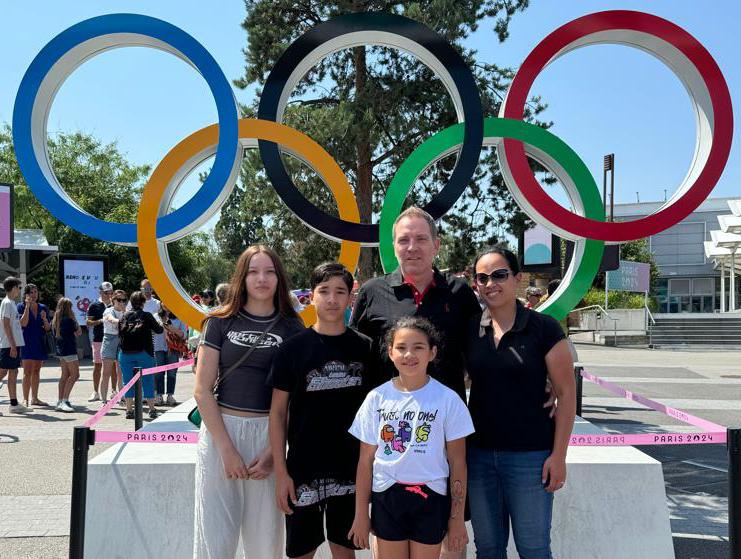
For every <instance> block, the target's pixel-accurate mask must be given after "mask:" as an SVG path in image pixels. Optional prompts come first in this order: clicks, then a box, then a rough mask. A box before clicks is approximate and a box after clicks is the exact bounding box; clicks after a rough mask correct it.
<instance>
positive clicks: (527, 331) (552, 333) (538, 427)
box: [465, 301, 565, 451]
mask: <svg viewBox="0 0 741 559" xmlns="http://www.w3.org/2000/svg"><path fill="white" fill-rule="evenodd" d="M480 324H481V313H479V315H478V316H475V317H473V318H472V319H471V320H470V321H469V323H468V328H467V336H466V350H465V354H466V369H467V370H468V375H469V376H470V377H471V395H470V397H469V400H468V409H469V411H470V412H471V418H472V419H473V425H474V428H475V429H476V432H475V433H474V434H472V435H470V436H469V438H468V443H469V444H472V445H474V446H476V447H479V448H486V449H490V450H508V451H531V450H552V449H553V437H554V435H555V429H556V422H555V420H554V419H553V418H550V417H548V416H549V413H550V408H543V404H544V403H545V401H546V400H547V399H548V394H547V393H546V391H545V384H546V379H547V377H548V368H547V366H546V363H545V356H546V354H547V353H548V352H549V351H550V350H551V348H553V346H554V345H556V343H558V342H559V341H561V340H563V339H564V338H565V336H564V333H563V330H561V326H560V325H559V324H558V322H557V321H556V320H555V319H553V318H551V317H550V316H548V315H545V314H541V313H539V312H537V311H534V310H530V309H526V308H525V307H524V305H523V304H522V303H520V302H519V301H518V302H517V315H516V317H515V323H514V325H513V326H512V329H511V330H509V331H508V332H505V333H504V335H503V336H502V337H501V339H500V340H499V346H495V345H494V338H493V335H492V327H491V325H489V326H487V327H486V328H485V329H484V335H483V336H480V335H479V334H480V328H481V326H480Z"/></svg>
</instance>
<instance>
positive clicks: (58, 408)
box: [54, 400, 62, 411]
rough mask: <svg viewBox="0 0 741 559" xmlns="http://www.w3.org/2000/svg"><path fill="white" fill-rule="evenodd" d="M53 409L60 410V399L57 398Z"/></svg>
mask: <svg viewBox="0 0 741 559" xmlns="http://www.w3.org/2000/svg"><path fill="white" fill-rule="evenodd" d="M54 409H55V410H56V411H62V400H57V403H56V405H55V406H54Z"/></svg>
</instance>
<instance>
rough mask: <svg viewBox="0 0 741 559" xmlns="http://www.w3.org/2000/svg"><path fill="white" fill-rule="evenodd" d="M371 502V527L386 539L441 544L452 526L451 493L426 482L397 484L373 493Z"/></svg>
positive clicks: (377, 534) (380, 536)
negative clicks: (449, 521)
mask: <svg viewBox="0 0 741 559" xmlns="http://www.w3.org/2000/svg"><path fill="white" fill-rule="evenodd" d="M371 505H372V506H371V526H373V531H374V532H375V533H376V536H378V537H379V538H381V539H382V540H387V541H393V542H396V541H403V540H412V541H415V542H419V543H424V544H428V545H437V544H439V543H440V542H442V541H443V538H444V537H445V532H446V531H447V529H448V520H449V519H450V495H440V494H439V493H436V492H435V491H433V490H432V489H430V488H429V487H427V486H426V485H405V484H401V483H396V484H394V485H392V486H391V487H389V488H388V489H386V491H383V492H382V493H376V492H373V494H372V496H371Z"/></svg>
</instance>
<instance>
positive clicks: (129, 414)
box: [126, 410, 134, 419]
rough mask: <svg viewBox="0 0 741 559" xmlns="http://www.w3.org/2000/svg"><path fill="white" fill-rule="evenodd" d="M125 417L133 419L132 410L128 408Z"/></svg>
mask: <svg viewBox="0 0 741 559" xmlns="http://www.w3.org/2000/svg"><path fill="white" fill-rule="evenodd" d="M126 419H134V410H128V411H127V412H126Z"/></svg>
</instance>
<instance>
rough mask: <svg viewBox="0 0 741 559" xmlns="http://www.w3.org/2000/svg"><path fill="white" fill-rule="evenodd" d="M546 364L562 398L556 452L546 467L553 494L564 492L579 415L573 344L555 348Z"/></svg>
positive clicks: (555, 389)
mask: <svg viewBox="0 0 741 559" xmlns="http://www.w3.org/2000/svg"><path fill="white" fill-rule="evenodd" d="M545 364H546V366H547V367H548V376H549V377H550V378H551V383H552V384H553V390H554V391H555V393H556V397H557V398H558V409H557V410H556V434H555V436H554V438H553V452H552V453H551V455H550V456H549V457H548V459H547V460H546V461H545V464H543V484H545V483H546V481H547V482H548V486H547V487H546V488H545V490H546V491H548V492H549V493H553V492H554V491H558V490H559V489H561V487H563V484H564V483H565V482H566V451H567V449H568V447H569V437H570V436H571V431H572V430H573V428H574V416H575V415H576V381H575V380H574V361H573V360H572V358H571V350H570V349H569V343H568V342H567V341H566V340H565V339H563V340H561V341H560V342H558V343H557V344H556V345H554V346H553V347H552V348H551V350H550V351H549V352H548V353H547V354H546V356H545Z"/></svg>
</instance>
